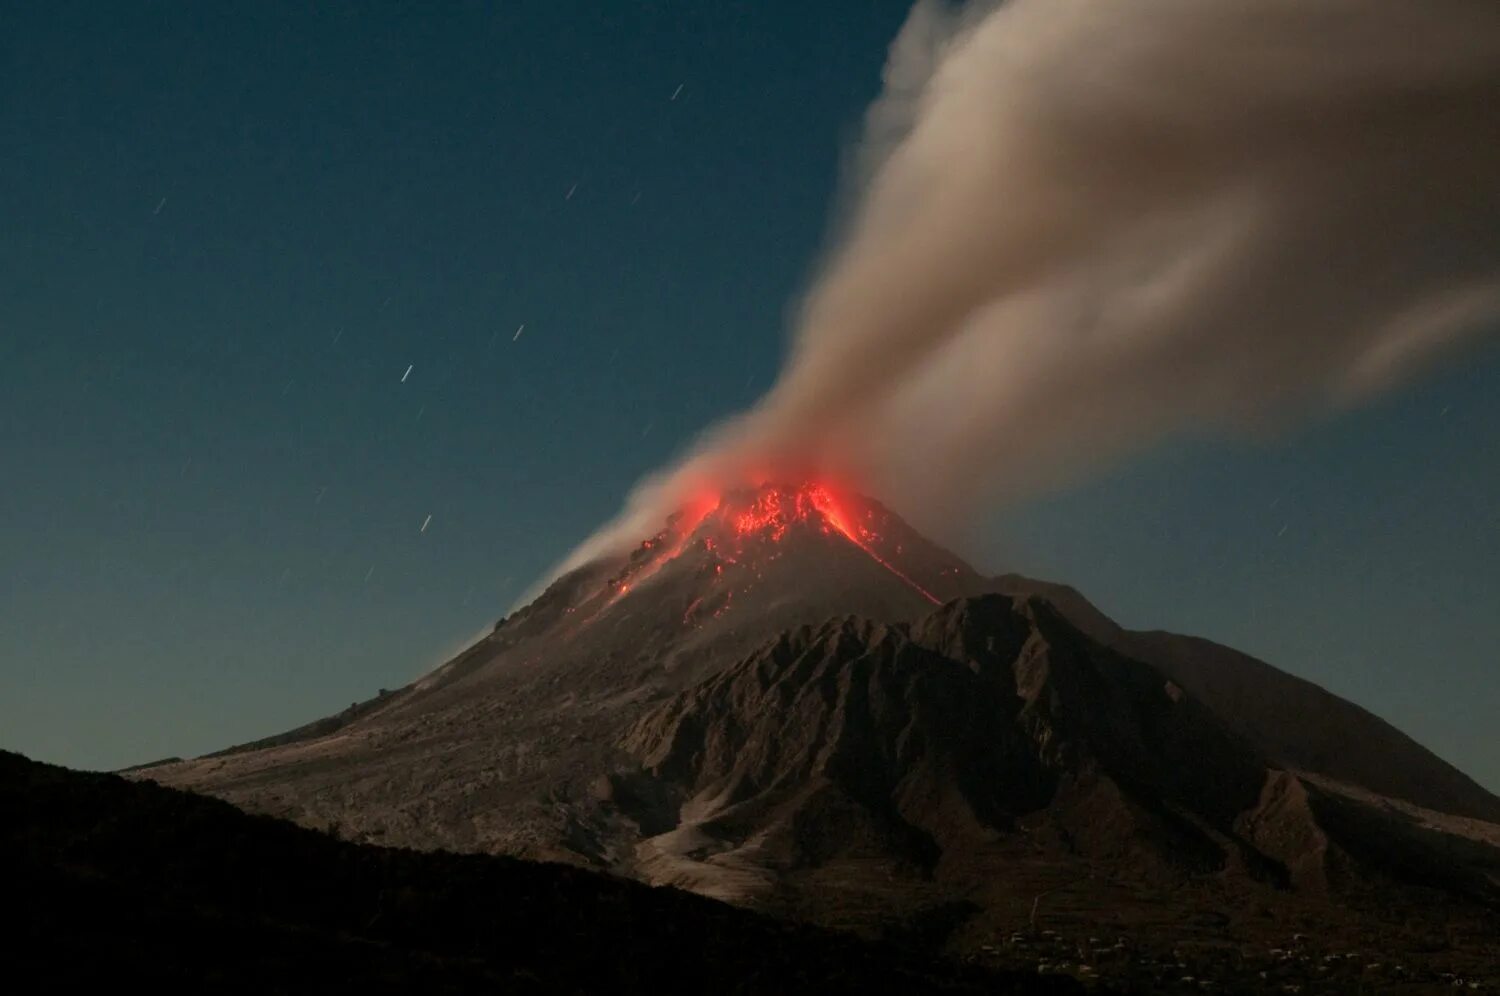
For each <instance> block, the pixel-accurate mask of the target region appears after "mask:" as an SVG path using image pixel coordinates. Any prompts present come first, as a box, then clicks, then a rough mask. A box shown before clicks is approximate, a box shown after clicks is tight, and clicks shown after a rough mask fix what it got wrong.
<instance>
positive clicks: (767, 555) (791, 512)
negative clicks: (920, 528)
mask: <svg viewBox="0 0 1500 996" xmlns="http://www.w3.org/2000/svg"><path fill="white" fill-rule="evenodd" d="M880 521H881V520H878V519H877V516H876V511H875V509H873V508H868V507H866V508H864V509H863V511H862V514H861V515H856V514H851V511H850V504H848V503H845V502H843V501H841V500H840V499H839V497H838V496H837V494H836V493H835V491H834V490H833V488H831V487H830V486H828V485H826V484H822V483H808V484H803V485H800V486H796V487H791V486H776V485H764V486H762V487H760V488H758V489H755V490H753V491H751V490H748V489H747V490H743V491H727V492H723V493H707V494H701V495H699V496H697V497H696V498H695V499H694V500H693V501H691V502H689V503H688V504H687V505H685V506H684V507H683V509H682V511H680V512H678V513H677V514H676V515H674V516H672V517H671V518H670V519H669V520H667V524H666V528H665V529H663V530H662V531H661V532H659V533H657V534H656V535H655V536H653V537H651V538H650V539H648V540H646V541H644V542H643V543H641V544H640V546H639V547H638V548H637V549H636V550H635V551H634V552H632V553H631V554H630V555H629V557H628V558H627V560H626V562H625V563H624V565H623V566H622V567H621V569H620V570H619V571H618V572H617V573H616V574H615V575H614V576H613V577H611V578H610V579H609V581H608V583H607V584H606V585H605V586H604V588H603V589H602V590H601V591H599V592H598V594H597V595H596V596H595V598H597V599H598V601H597V602H596V603H595V604H594V606H593V611H592V612H590V613H589V614H588V616H587V618H585V619H584V620H583V622H582V623H581V624H580V625H581V626H587V625H588V624H589V623H591V622H592V621H593V620H594V619H596V618H598V617H599V616H600V615H601V614H603V613H605V612H607V611H608V610H609V609H610V608H611V607H612V606H614V605H615V604H616V603H617V602H619V601H620V600H621V599H622V598H624V597H625V595H626V594H627V593H629V592H631V591H633V590H635V589H637V588H640V587H642V585H643V584H644V583H645V582H647V581H648V580H650V579H651V578H652V577H653V576H655V575H656V574H658V573H659V572H660V571H662V569H663V568H665V567H667V566H668V565H669V564H672V563H674V562H676V561H678V560H680V559H681V558H683V557H684V556H685V555H691V556H692V557H694V558H698V557H700V556H701V557H702V558H703V560H702V562H701V563H702V566H701V567H699V568H697V569H701V570H702V571H704V575H702V576H703V577H704V579H705V581H706V583H707V584H708V585H710V586H711V590H712V591H716V592H718V594H716V595H711V594H710V591H709V590H704V591H703V592H702V593H700V594H698V595H697V597H695V598H693V599H692V600H691V602H690V603H689V604H688V605H687V606H686V608H685V610H684V611H683V615H682V621H683V624H684V625H693V624H694V622H693V621H694V619H695V618H696V617H697V615H698V613H699V610H700V607H701V608H702V610H703V611H704V612H708V613H711V615H712V616H714V617H718V616H720V615H722V614H723V613H724V612H726V611H727V610H728V608H729V605H730V602H731V601H732V600H733V599H734V596H735V595H736V594H740V595H744V594H746V593H747V592H749V591H750V589H751V588H753V587H755V585H756V584H757V583H760V582H763V581H764V580H765V577H764V574H763V568H764V567H765V565H766V563H767V562H768V561H772V560H776V559H779V558H780V556H781V546H782V544H783V543H785V542H787V540H788V538H789V536H790V535H791V534H792V531H793V529H794V528H797V529H808V530H813V531H816V532H818V533H821V534H822V535H824V536H830V537H840V538H842V539H844V540H847V541H848V542H849V543H851V544H852V545H853V546H854V547H855V548H857V549H858V550H860V551H861V552H862V553H864V554H865V556H867V557H869V558H870V559H871V560H873V561H874V562H875V563H877V564H879V565H880V566H881V567H882V568H884V569H885V570H886V571H887V572H889V573H890V574H891V575H893V576H894V577H896V578H897V579H898V580H900V581H901V583H902V584H904V585H906V586H907V587H909V588H910V589H911V590H913V591H915V592H916V593H917V594H919V595H921V596H922V597H923V598H924V599H926V600H927V601H929V602H931V603H932V604H934V605H940V604H942V602H941V600H940V599H939V598H938V597H937V596H935V595H934V594H932V592H930V591H928V590H927V589H926V588H924V587H923V586H922V585H920V584H918V583H917V582H916V581H915V580H913V579H912V578H911V577H909V576H908V575H907V574H905V573H904V572H902V571H901V570H900V568H898V567H896V565H895V564H893V563H891V562H890V561H889V560H887V559H886V558H885V557H883V556H881V555H880V553H879V552H878V551H879V549H880V548H881V547H882V546H883V543H884V541H883V538H882V536H881V535H880V533H879V532H877V529H876V527H877V526H878V525H879V522H880ZM896 553H897V554H900V553H901V548H900V546H897V547H896ZM694 563H699V561H698V560H696V559H695V560H694ZM726 568H732V571H726ZM570 611H571V610H570Z"/></svg>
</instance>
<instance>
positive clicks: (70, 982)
mask: <svg viewBox="0 0 1500 996" xmlns="http://www.w3.org/2000/svg"><path fill="white" fill-rule="evenodd" d="M0 813H4V814H6V815H5V819H4V823H3V826H0V874H3V880H4V881H5V883H6V899H7V905H8V907H9V908H10V909H11V911H12V912H13V913H14V914H18V915H17V916H16V921H15V922H14V923H13V924H12V926H11V927H10V928H9V930H8V932H7V936H6V942H7V943H6V945H5V950H6V956H5V959H4V960H5V962H6V964H7V968H8V969H9V973H10V975H11V976H12V978H21V979H35V980H38V983H39V984H40V988H39V989H38V988H33V989H29V990H27V991H72V990H74V989H76V988H77V987H80V986H82V985H85V984H89V985H99V984H107V985H109V986H110V987H111V989H114V988H121V989H135V988H138V987H139V986H141V985H146V986H149V987H151V988H153V989H156V990H163V989H165V990H168V991H198V992H226V991H229V992H255V993H274V992H313V991H318V992H349V991H354V990H356V989H358V990H360V991H364V992H372V991H373V992H421V993H451V992H477V991H493V992H505V993H515V992H647V991H659V992H742V993H751V992H786V991H806V990H818V991H823V992H834V991H852V990H856V989H859V990H871V991H888V990H886V989H884V988H882V987H888V986H896V987H898V989H902V990H906V991H936V992H1020V991H1026V992H1034V991H1045V992H1068V991H1073V987H1072V986H1070V985H1069V984H1068V983H1067V981H1066V980H1057V981H1052V982H1047V980H1040V982H1039V980H1035V979H1032V980H1029V981H1027V982H1026V988H1025V989H1024V990H1022V989H1021V988H1019V987H1018V983H1017V981H1016V980H1015V979H1014V978H1011V979H1007V978H1005V977H1001V976H997V975H989V974H985V973H980V972H978V971H966V970H962V969H960V968H958V967H956V966H951V965H948V964H946V963H941V962H936V961H930V960H926V959H924V958H922V957H919V956H917V955H914V954H908V953H906V952H903V951H901V950H897V949H893V948H890V947H882V946H876V945H872V944H868V943H865V942H861V941H858V940H856V939H854V938H852V937H848V936H844V935H839V934H835V933H831V932H827V931H822V930H818V929H815V928H808V927H802V926H796V925H792V924H786V923H779V922H776V921H772V920H769V919H766V918H764V917H761V916H757V915H755V914H752V913H749V912H746V911H744V910H740V909H736V908H734V907H731V906H728V905H725V904H722V903H718V902H714V901H712V900H706V899H702V898H699V897H696V896H692V895H689V894H687V893H683V892H678V891H675V890H670V889H653V888H648V887H645V886H641V885H638V884H634V883H631V882H626V881H622V880H619V879H614V878H610V877H607V876H604V875H599V874H595V873H591V872H587V871H582V870H579V869H576V868H570V867H565V866H559V865H544V864H534V863H528V862H524V861H518V860H515V859H510V858H501V857H488V856H482V855H454V854H447V853H415V852H411V851H404V850H395V849H389V848H381V847H372V846H367V845H356V844H351V843H347V842H343V841H339V840H336V839H334V838H332V837H329V836H328V835H325V834H321V833H317V832H315V831H311V830H305V829H302V828H300V827H297V826H294V825H292V824H290V823H286V822H283V821H280V820H274V819H270V818H267V817H257V816H248V815H246V814H244V813H242V812H240V811H239V810H236V809H235V808H234V807H232V806H230V805H228V804H226V803H221V802H218V801H216V800H212V799H207V798H204V797H201V796H196V795H191V794H189V793H185V792H179V791H176V790H173V789H166V788H161V787H159V786H156V785H152V784H139V783H132V782H128V781H125V780H123V779H121V778H118V777H115V776H113V775H99V774H85V773H80V772H73V771H68V770H65V769H62V768H56V767H51V766H47V765H42V764H37V763H35V762H32V761H28V760H27V759H25V758H23V757H20V756H18V755H15V754H8V753H0ZM1041 983H1046V985H1045V988H1043V989H1041V990H1038V989H1037V988H1036V986H1037V985H1038V984H1041ZM13 991H14V990H13ZM148 991H149V990H148Z"/></svg>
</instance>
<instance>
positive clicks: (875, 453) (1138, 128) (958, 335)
mask: <svg viewBox="0 0 1500 996" xmlns="http://www.w3.org/2000/svg"><path fill="white" fill-rule="evenodd" d="M866 132H867V134H866V141H865V142H864V144H863V146H862V147H861V149H860V150H859V151H858V154H857V155H856V156H855V158H854V169H853V172H854V190H853V192H852V193H851V194H850V195H849V197H848V199H847V204H848V210H847V212H846V216H845V220H844V222H843V224H842V225H841V226H840V229H839V232H838V238H837V240H836V245H835V247H834V249H833V251H832V252H831V253H830V254H829V256H828V258H827V260H826V262H825V264H824V266H823V269H822V272H821V274H820V275H819V277H818V279H817V281H816V282H815V283H814V285H813V287H812V289H811V291H810V293H809V295H808V297H807V299H806V301H805V302H804V303H803V306H802V308H801V311H800V315H799V320H798V324H797V328H796V334H795V338H794V341H793V347H792V350H791V354H790V356H789V358H788V361H787V363H786V366H785V368H784V369H783V371H782V374H781V377H780V379H779V381H778V382H777V383H776V385H775V386H774V387H773V388H772V389H771V391H770V392H769V393H768V394H767V395H766V396H765V397H764V398H763V399H762V400H761V401H760V402H759V403H758V404H757V406H756V407H755V408H754V409H752V410H751V411H749V412H747V413H745V414H743V415H741V416H739V417H737V418H735V419H733V420H731V421H729V422H728V423H726V424H724V425H721V426H719V427H717V428H716V429H714V430H711V431H710V432H709V433H708V434H707V435H706V436H705V437H704V438H703V439H702V440H701V441H700V443H699V445H698V446H697V447H696V448H695V449H694V451H693V452H692V453H690V454H689V455H688V456H687V457H686V458H685V459H684V460H683V461H682V462H681V463H680V464H679V465H678V466H676V467H674V468H670V469H668V470H667V471H665V472H663V473H661V474H659V475H657V476H655V477H653V478H651V479H648V480H647V481H645V482H643V484H642V485H641V486H640V487H639V488H638V489H637V491H636V493H635V494H634V495H633V496H632V498H631V501H630V502H629V504H628V505H627V507H626V509H625V511H624V512H623V513H622V514H621V516H620V517H619V518H618V519H617V520H616V521H615V522H613V523H611V524H610V525H608V526H606V527H605V528H604V529H603V530H601V531H600V532H599V533H598V534H596V535H595V536H594V537H593V538H592V539H590V540H589V541H588V542H587V543H586V544H584V546H583V547H581V548H580V549H579V550H578V551H576V552H575V554H574V555H573V556H572V557H571V558H570V559H569V561H568V562H567V564H565V565H564V566H565V567H567V566H572V565H575V564H578V563H581V562H584V561H587V560H588V559H590V558H592V557H593V556H596V555H598V554H599V553H601V552H603V551H605V550H607V549H609V548H610V547H611V546H614V545H616V544H617V543H623V542H631V541H636V540H638V539H639V537H640V536H642V535H647V534H649V533H650V532H652V531H654V529H655V528H658V527H659V523H660V522H661V521H662V519H663V518H664V517H665V515H666V514H668V513H669V512H670V511H671V509H672V508H674V507H675V506H676V505H677V504H679V503H680V502H681V501H682V500H683V499H684V498H685V497H686V496H688V495H691V494H693V493H695V492H698V491H702V490H704V489H709V488H718V487H721V486H724V485H726V484H731V483H740V482H744V481H747V480H749V481H754V480H756V479H761V478H766V477H782V476H785V477H794V476H798V475H804V474H816V475H828V476H831V477H833V478H834V479H837V480H842V481H846V482H849V483H851V484H854V485H857V486H859V487H861V488H864V489H868V490H869V491H870V492H872V493H874V494H877V495H880V496H881V497H882V498H884V499H886V500H888V501H889V502H891V503H892V504H893V505H895V506H896V507H898V508H900V509H901V510H902V511H903V513H909V514H911V515H912V516H913V517H914V518H915V519H916V520H917V521H919V522H921V521H923V520H929V521H930V520H932V519H934V518H937V517H939V516H942V517H945V518H951V517H953V516H962V515H963V514H964V513H965V512H966V511H972V506H973V505H974V503H976V502H983V503H984V504H985V505H987V506H993V505H994V504H996V503H999V502H1004V501H1007V500H1014V499H1016V498H1018V497H1021V496H1024V495H1026V494H1030V493H1035V492H1036V491H1038V490H1039V489H1045V488H1047V487H1050V486H1053V485H1055V484H1057V483H1059V482H1060V481H1063V480H1065V479H1067V478H1068V477H1069V476H1071V475H1075V474H1077V473H1079V472H1081V471H1083V470H1085V469H1087V468H1091V467H1096V466H1098V465H1099V464H1101V463H1102V462H1105V461H1109V460H1112V459H1117V458H1119V457H1121V456H1123V455H1126V454H1128V453H1129V452H1131V451H1132V450H1133V449H1136V448H1138V447H1141V446H1143V445H1147V444H1149V443H1151V442H1153V441H1155V440H1157V439H1159V438H1161V437H1163V436H1166V435H1170V434H1173V433H1180V432H1185V431H1193V432H1202V431H1204V429H1205V428H1207V429H1209V430H1211V431H1263V430H1264V429H1266V428H1268V427H1269V428H1274V427H1275V426H1277V425H1279V424H1283V423H1285V422H1286V421H1289V420H1291V419H1295V418H1298V417H1302V416H1305V415H1307V414H1310V413H1313V412H1317V411H1327V410H1329V409H1337V408H1339V407H1343V406H1349V405H1353V404H1357V403H1359V402H1360V401H1362V400H1364V399H1367V398H1369V397H1371V396H1373V395H1375V394H1377V393H1378V392H1380V391H1381V390H1383V389H1385V388H1387V387H1389V386H1391V385H1393V384H1395V383H1397V382H1399V381H1401V380H1402V379H1404V378H1406V377H1409V376H1411V375H1413V374H1414V373H1416V372H1418V371H1420V370H1422V369H1423V368H1424V367H1425V366H1426V365H1427V364H1428V363H1430V362H1431V361H1433V360H1434V359H1436V358H1438V357H1440V356H1441V355H1443V354H1444V353H1445V352H1447V351H1449V350H1450V349H1451V348H1452V347H1454V346H1455V345H1456V344H1458V343H1460V342H1461V341H1462V340H1464V339H1465V338H1467V337H1471V336H1473V335H1475V334H1477V333H1480V332H1483V331H1485V330H1487V329H1492V328H1493V327H1494V325H1495V324H1496V321H1497V316H1500V5H1497V4H1495V3H1494V2H1493V0H1319V2H1317V3H1308V2H1306V0H1213V2H1204V0H1132V2H1130V3H1112V2H1104V0H1012V2H1010V3H1006V4H1004V5H996V4H980V5H975V4H971V5H968V6H965V7H951V6H947V5H942V4H937V3H931V2H925V0H924V2H921V3H918V5H917V6H916V7H915V8H914V9H913V11H912V13H911V15H910V18H909V20H908V22H907V25H906V27H905V28H904V29H903V31H902V33H901V35H900V36H899V37H898V38H897V39H896V41H895V43H894V44H893V46H892V49H891V55H890V60H889V63H888V65H887V69H886V73H885V93H884V95H883V96H882V98H881V99H880V100H879V101H878V102H877V103H876V105H875V106H874V107H873V108H872V109H871V111H870V114H869V116H868V121H867V129H866Z"/></svg>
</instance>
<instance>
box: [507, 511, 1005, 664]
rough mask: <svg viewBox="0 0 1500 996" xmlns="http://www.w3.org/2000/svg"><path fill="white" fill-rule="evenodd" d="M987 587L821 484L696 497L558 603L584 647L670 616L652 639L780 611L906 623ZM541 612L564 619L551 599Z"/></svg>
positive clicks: (564, 583) (911, 534)
mask: <svg viewBox="0 0 1500 996" xmlns="http://www.w3.org/2000/svg"><path fill="white" fill-rule="evenodd" d="M606 566H607V567H609V568H610V569H609V570H608V571H607V573H604V574H603V576H602V577H601V576H600V575H601V572H602V571H601V569H602V568H604V567H606ZM980 587H981V579H980V577H979V575H978V574H976V573H975V572H974V571H973V570H972V569H970V568H969V567H968V566H967V565H966V564H964V563H963V562H962V561H961V560H959V559H958V558H957V557H955V556H953V555H952V554H951V553H948V552H947V551H945V550H942V549H940V548H938V547H936V546H934V545H932V544H931V543H929V542H927V541H926V540H924V539H923V538H922V537H921V536H919V535H918V534H917V533H916V532H915V531H913V530H912V529H911V528H910V527H909V526H907V525H906V524H905V523H904V522H903V521H902V520H901V519H900V518H899V517H897V516H895V515H893V514H892V513H891V512H890V511H889V510H888V509H886V508H885V507H884V506H882V505H881V504H880V503H878V502H876V501H873V500H871V499H869V498H865V497H862V496H860V495H857V494H854V493H853V492H849V491H845V490H842V489H839V488H837V487H835V486H834V485H832V484H829V483H825V482H820V481H812V482H806V483H802V484H796V485H792V484H782V483H772V484H763V485H760V486H759V487H752V488H740V489H731V490H728V491H724V492H721V493H716V494H709V495H705V496H701V497H698V498H695V499H694V500H693V501H690V502H688V503H686V504H685V505H684V507H683V508H682V509H680V510H679V511H678V512H677V513H675V514H674V515H672V516H671V517H669V519H668V520H667V522H666V524H665V526H664V527H663V528H662V529H661V530H660V531H659V532H658V533H657V534H656V535H654V536H651V537H649V538H647V539H645V540H644V541H642V542H641V543H640V544H639V545H638V546H637V547H636V548H635V549H634V550H632V551H631V552H630V553H629V554H627V555H625V556H624V557H623V558H622V559H606V560H604V561H601V562H599V563H596V564H595V565H590V566H586V567H584V568H582V569H580V570H579V571H575V572H573V574H571V575H568V576H565V578H563V579H560V581H559V583H558V584H557V585H554V587H553V589H550V590H549V594H555V593H557V592H560V591H566V592H567V593H568V597H567V604H566V606H565V607H563V608H562V612H563V614H564V615H566V616H569V617H571V621H572V624H573V626H572V628H573V630H574V631H575V637H576V638H583V634H582V633H581V631H582V630H584V629H588V628H594V627H599V626H604V627H608V628H611V629H613V627H614V626H615V625H616V624H625V625H631V626H636V625H638V624H639V623H640V622H641V621H642V619H643V617H645V618H653V619H654V618H655V617H658V616H660V617H663V618H661V619H656V623H657V625H659V626H661V627H662V629H660V630H656V631H655V632H654V633H653V634H652V636H651V640H652V641H653V642H654V640H655V639H656V638H660V637H666V636H668V635H670V636H671V637H672V638H674V639H675V638H677V637H679V636H680V635H681V634H680V633H672V632H670V631H671V630H672V629H677V630H681V629H687V630H693V631H696V632H701V633H703V634H705V635H707V636H712V637H714V638H719V637H726V638H727V637H731V636H732V635H733V634H734V633H735V632H737V627H736V626H735V625H733V622H734V617H736V616H740V615H745V614H747V613H754V614H755V615H756V617H757V622H762V621H764V620H763V619H762V618H761V617H763V616H764V615H765V614H766V613H770V614H771V618H772V619H780V618H781V615H782V613H781V611H779V607H792V608H794V609H795V611H796V612H797V613H798V614H801V615H806V613H807V607H808V606H809V605H821V604H825V603H828V608H829V611H830V612H838V611H851V610H868V611H875V612H879V613H880V614H881V615H882V616H883V617H889V616H891V615H892V614H894V615H895V617H897V618H908V617H911V616H913V615H915V614H916V613H917V612H919V611H923V610H926V609H930V608H931V607H932V606H934V605H941V604H942V603H943V602H944V601H945V600H948V599H951V598H955V597H958V596H960V595H962V594H966V593H969V592H972V591H975V590H978V589H979V588H980ZM830 596H833V597H834V598H836V599H837V600H838V601H837V603H834V602H830V601H829V599H830ZM543 603H548V608H549V609H550V610H552V611H556V609H557V605H556V604H553V601H549V599H548V596H545V595H544V596H543V598H542V599H539V600H538V603H536V605H538V606H540V605H542V604H543ZM524 611H526V612H527V613H528V614H529V613H530V610H529V609H528V610H524ZM667 615H670V616H671V617H672V619H673V620H675V624H674V625H671V626H669V625H667V623H666V622H665V617H666V616H667ZM549 616H550V614H549ZM810 618H811V617H810ZM721 620H727V621H726V622H725V623H724V624H722V625H721V624H719V622H718V621H721ZM787 621H793V620H791V619H788V620H787ZM653 629H655V627H653Z"/></svg>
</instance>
